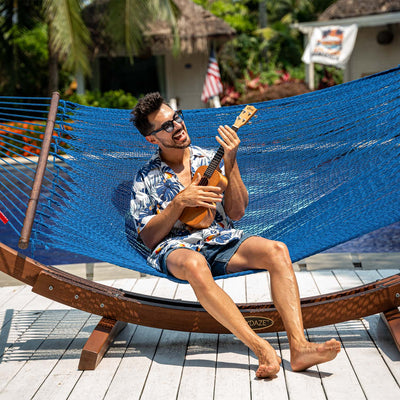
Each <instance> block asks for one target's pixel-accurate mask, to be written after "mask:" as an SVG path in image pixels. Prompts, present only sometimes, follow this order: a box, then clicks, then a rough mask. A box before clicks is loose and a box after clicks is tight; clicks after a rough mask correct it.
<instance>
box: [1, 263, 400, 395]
mask: <svg viewBox="0 0 400 400" xmlns="http://www.w3.org/2000/svg"><path fill="white" fill-rule="evenodd" d="M394 273H399V270H398V269H392V270H378V271H377V270H370V271H365V270H357V271H355V270H354V269H353V270H343V269H341V270H332V271H331V270H322V271H321V270H312V271H301V272H297V273H296V275H297V277H298V282H299V288H300V293H301V295H302V296H312V295H315V294H318V293H328V292H332V291H337V290H341V289H342V288H347V287H351V286H356V285H361V284H364V283H367V282H370V281H374V280H376V279H380V278H381V277H385V276H388V275H393V274H394ZM103 283H106V284H112V285H114V286H116V287H120V288H124V289H126V290H133V291H136V292H139V293H145V294H152V295H156V296H160V297H174V298H176V299H183V300H192V301H195V295H194V293H193V290H192V289H191V288H190V286H189V285H177V284H176V283H174V282H170V281H166V280H160V279H158V278H142V279H138V280H137V281H135V280H134V279H123V280H118V281H115V282H114V281H109V282H103ZM218 284H219V285H220V286H222V287H224V289H225V290H226V291H227V292H228V293H229V294H230V296H231V297H232V298H233V299H234V301H236V302H258V301H266V300H270V298H271V294H270V288H269V276H268V274H267V273H264V272H263V273H259V274H252V275H247V276H243V277H240V278H233V279H228V280H225V281H218ZM3 289H6V290H5V291H3ZM4 293H6V294H4ZM1 299H2V300H1ZM6 314H7V315H6ZM99 319H100V317H98V316H95V315H89V314H87V313H84V312H82V311H78V310H74V309H71V308H68V307H66V306H64V305H62V304H58V303H55V302H52V301H51V300H48V299H45V298H43V297H41V296H38V295H36V294H34V293H32V292H31V291H30V288H29V287H26V286H18V287H16V288H15V287H14V288H13V289H10V288H0V322H1V321H3V324H2V325H3V328H2V332H1V335H0V351H1V350H2V349H3V352H4V355H3V357H2V358H1V359H0V375H1V377H2V379H1V380H0V398H7V399H8V398H33V399H35V400H38V399H49V398H51V399H67V398H68V399H78V398H79V399H81V398H84V397H87V398H90V399H97V398H98V399H103V398H104V399H108V400H109V399H121V398H123V397H127V395H128V394H129V398H130V399H150V398H151V399H153V398H163V399H176V398H178V399H180V400H185V399H187V398H190V399H204V398H207V399H208V398H210V399H212V398H214V399H217V400H220V399H225V398H226V399H228V398H229V399H232V398H233V399H235V398H240V399H252V400H256V399H264V398H266V396H268V398H270V397H271V398H274V399H277V400H279V399H284V400H289V399H290V400H293V399H304V398H313V399H332V400H333V399H334V400H337V399H339V400H340V399H348V398H351V399H352V400H358V399H364V398H380V397H382V394H384V397H385V399H392V398H393V399H394V398H400V389H399V381H400V354H399V352H398V351H397V348H396V347H395V345H394V343H393V341H392V340H391V336H390V334H389V333H388V330H387V328H386V326H385V325H384V324H383V323H382V321H381V320H380V317H379V315H373V316H370V317H366V318H362V319H360V320H356V321H348V322H344V323H341V324H336V325H330V326H325V327H320V328H313V329H308V330H307V331H306V333H307V335H308V336H309V338H310V339H311V340H312V341H324V340H328V339H330V338H331V337H338V338H339V339H340V340H341V341H342V344H343V350H342V351H341V353H339V355H338V357H337V358H336V359H335V360H334V361H332V362H329V363H325V364H322V365H320V366H317V367H313V368H310V369H309V370H307V371H305V372H302V373H294V372H293V371H291V368H290V363H289V361H290V355H289V351H288V342H287V337H286V334H284V333H279V334H263V335H262V337H264V338H265V339H266V340H268V341H269V342H270V343H271V345H272V346H273V347H274V348H275V349H276V351H277V353H278V354H279V355H281V356H282V358H283V368H281V371H280V372H279V374H278V378H277V379H273V380H258V379H256V378H255V371H256V369H257V360H256V358H255V356H254V354H253V353H252V352H250V351H249V350H248V349H247V348H246V347H245V346H244V345H243V344H242V343H241V342H240V341H239V340H237V339H236V338H234V336H233V335H206V334H197V333H192V334H188V333H186V332H173V331H167V330H160V329H154V328H148V327H141V326H136V325H134V324H129V325H128V326H127V328H125V329H124V330H123V331H122V332H121V333H120V334H119V335H118V337H117V338H116V341H115V343H114V344H113V345H112V346H111V348H110V350H109V351H108V352H107V353H106V355H105V357H104V359H103V361H102V362H101V363H100V365H99V366H98V368H97V369H96V370H95V371H84V372H82V371H78V370H77V366H78V361H79V356H80V351H81V349H82V347H83V345H84V343H85V341H86V339H87V338H88V336H89V335H90V333H91V331H92V330H93V328H94V326H95V325H96V323H97V322H98V320H99ZM1 354H2V353H1V352H0V355H1Z"/></svg>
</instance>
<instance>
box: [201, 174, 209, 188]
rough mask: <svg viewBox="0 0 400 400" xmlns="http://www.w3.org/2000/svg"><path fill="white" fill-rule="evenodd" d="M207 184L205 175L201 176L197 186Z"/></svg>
mask: <svg viewBox="0 0 400 400" xmlns="http://www.w3.org/2000/svg"><path fill="white" fill-rule="evenodd" d="M207 185H208V178H206V177H205V176H203V177H202V178H201V179H200V182H199V186H207Z"/></svg>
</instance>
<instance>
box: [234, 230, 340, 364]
mask: <svg viewBox="0 0 400 400" xmlns="http://www.w3.org/2000/svg"><path fill="white" fill-rule="evenodd" d="M248 269H265V270H268V271H269V273H270V279H271V292H272V299H273V301H274V304H275V306H276V308H277V310H278V311H279V314H280V316H281V318H282V320H283V323H284V325H285V329H286V331H287V335H288V339H289V346H290V351H291V360H290V363H291V366H292V368H293V370H294V371H302V370H304V369H307V368H309V367H311V366H312V365H315V364H320V363H323V362H326V361H330V360H332V359H333V358H335V357H336V355H337V353H338V352H339V351H340V343H339V342H338V341H336V340H335V339H331V340H329V341H327V342H325V343H321V344H315V343H310V342H308V341H307V340H306V338H305V336H304V327H303V318H302V315H301V306H300V295H299V290H298V286H297V280H296V276H295V274H294V271H293V267H292V262H291V260H290V256H289V251H288V249H287V247H286V246H285V245H284V244H283V243H281V242H275V241H272V240H268V239H264V238H261V237H256V236H253V237H250V238H248V239H247V240H245V241H244V242H243V243H242V244H241V246H240V247H239V249H238V250H237V252H236V253H235V254H234V255H233V256H232V258H231V260H230V262H229V263H228V266H227V272H228V273H234V272H239V271H244V270H248Z"/></svg>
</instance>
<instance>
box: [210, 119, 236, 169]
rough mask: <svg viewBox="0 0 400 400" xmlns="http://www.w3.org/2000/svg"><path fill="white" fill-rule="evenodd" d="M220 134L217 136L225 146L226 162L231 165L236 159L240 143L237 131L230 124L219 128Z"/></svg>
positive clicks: (219, 141)
mask: <svg viewBox="0 0 400 400" xmlns="http://www.w3.org/2000/svg"><path fill="white" fill-rule="evenodd" d="M218 133H219V134H220V137H219V136H216V137H215V138H216V139H217V142H218V143H219V144H220V145H221V146H222V147H223V148H224V162H225V165H226V164H228V165H230V166H231V167H232V166H233V164H234V163H235V161H236V154H237V151H238V147H239V144H240V139H239V136H238V135H237V133H236V132H235V131H234V130H233V129H232V128H231V127H229V126H228V125H225V126H222V125H221V126H220V127H219V128H218Z"/></svg>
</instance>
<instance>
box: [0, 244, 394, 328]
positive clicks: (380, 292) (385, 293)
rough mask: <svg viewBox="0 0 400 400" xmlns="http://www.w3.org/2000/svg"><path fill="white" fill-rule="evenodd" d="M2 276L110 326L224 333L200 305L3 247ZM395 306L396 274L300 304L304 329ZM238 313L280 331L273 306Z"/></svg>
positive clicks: (244, 308) (262, 305)
mask: <svg viewBox="0 0 400 400" xmlns="http://www.w3.org/2000/svg"><path fill="white" fill-rule="evenodd" d="M0 270H1V271H3V272H5V273H6V274H8V275H10V276H12V277H14V278H16V279H18V280H20V281H22V282H24V283H25V284H27V285H31V286H32V291H33V292H35V293H38V294H40V295H42V296H45V297H48V298H50V299H52V300H55V301H58V302H60V303H63V304H66V305H68V306H70V307H73V308H77V309H80V310H83V311H86V312H89V313H93V314H97V315H100V316H103V317H105V318H108V319H111V320H116V321H123V322H129V323H135V324H139V325H145V326H150V327H154V328H161V329H172V330H180V331H188V332H203V333H227V332H228V331H227V330H226V328H225V327H223V326H222V325H221V324H219V323H218V322H217V321H216V320H214V318H212V317H211V316H210V315H209V314H208V313H207V312H206V311H205V310H204V309H203V308H202V307H201V306H200V304H199V303H196V302H188V301H178V300H170V299H164V298H157V297H153V296H146V295H141V294H136V293H132V292H127V291H124V290H121V289H115V288H112V287H109V286H106V285H102V284H99V283H96V282H91V281H88V280H86V279H82V278H79V277H76V276H74V275H72V274H69V273H67V272H64V271H60V270H58V269H56V268H53V267H48V266H45V265H42V264H40V263H38V262H36V261H34V260H33V259H30V258H29V257H25V256H23V255H21V254H19V253H18V252H17V251H15V250H13V249H11V248H10V247H8V246H6V245H4V244H1V243H0ZM399 305H400V274H397V275H393V276H391V277H389V278H385V279H382V280H379V281H376V282H373V283H370V284H367V285H363V286H359V287H355V288H352V289H350V290H343V291H340V292H335V293H330V294H327V295H321V296H314V297H308V298H303V299H302V300H301V307H302V314H303V320H304V327H305V328H312V327H317V326H323V325H328V324H333V323H338V322H343V321H348V320H351V319H356V318H361V317H364V316H367V315H372V314H376V313H380V312H389V311H391V310H395V309H397V307H398V306H399ZM238 307H239V309H240V311H241V312H242V314H243V315H244V317H245V318H246V320H247V321H248V323H249V324H250V326H251V327H252V328H253V329H254V330H257V331H258V332H278V331H283V330H284V326H283V323H282V320H281V318H280V316H279V313H278V312H277V310H276V308H275V307H274V305H273V304H272V303H271V302H267V303H249V304H238Z"/></svg>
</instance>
